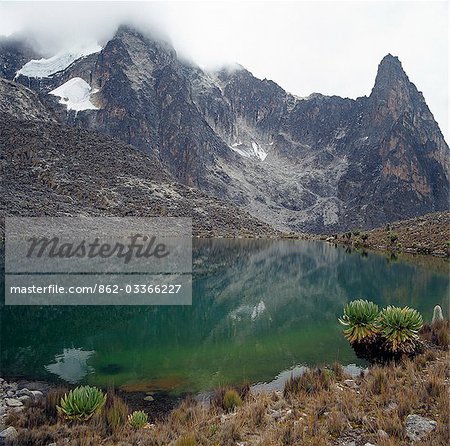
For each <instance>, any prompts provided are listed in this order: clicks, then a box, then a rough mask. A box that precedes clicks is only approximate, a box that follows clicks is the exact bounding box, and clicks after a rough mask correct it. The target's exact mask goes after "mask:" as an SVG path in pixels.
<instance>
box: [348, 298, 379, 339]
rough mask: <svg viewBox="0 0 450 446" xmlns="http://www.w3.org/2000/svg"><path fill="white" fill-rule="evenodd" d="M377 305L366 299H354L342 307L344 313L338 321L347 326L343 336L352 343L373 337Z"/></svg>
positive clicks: (375, 326) (375, 327)
mask: <svg viewBox="0 0 450 446" xmlns="http://www.w3.org/2000/svg"><path fill="white" fill-rule="evenodd" d="M378 315H379V309H378V305H376V304H374V303H373V302H369V301H367V300H362V299H358V300H354V301H352V302H350V303H348V304H347V305H346V306H345V307H344V315H343V316H342V318H340V319H339V322H340V323H341V324H342V325H344V326H345V327H348V328H346V329H345V330H344V336H345V338H346V339H347V340H348V341H349V342H350V343H351V344H352V343H354V342H361V341H363V340H367V339H368V338H373V337H374V336H375V335H376V333H377V332H378V326H377V319H378Z"/></svg>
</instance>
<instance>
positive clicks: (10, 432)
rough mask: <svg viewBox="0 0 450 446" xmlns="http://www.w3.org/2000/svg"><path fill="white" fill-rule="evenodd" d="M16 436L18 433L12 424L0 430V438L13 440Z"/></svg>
mask: <svg viewBox="0 0 450 446" xmlns="http://www.w3.org/2000/svg"><path fill="white" fill-rule="evenodd" d="M18 436H19V433H18V432H17V431H16V429H15V428H14V427H12V426H9V427H8V428H6V429H5V430H3V431H1V432H0V438H2V439H4V440H7V441H14V440H16V439H17V437H18Z"/></svg>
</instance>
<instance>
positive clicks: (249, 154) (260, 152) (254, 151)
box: [230, 141, 267, 161]
mask: <svg viewBox="0 0 450 446" xmlns="http://www.w3.org/2000/svg"><path fill="white" fill-rule="evenodd" d="M230 148H231V150H234V151H235V152H236V153H239V155H241V156H244V157H245V158H258V159H260V160H261V161H264V160H265V159H266V156H267V152H266V151H265V150H264V149H263V148H262V147H261V146H260V145H259V144H258V143H256V142H255V141H252V142H251V144H250V145H246V144H243V143H242V142H241V141H239V142H236V143H233V144H232V145H231V146H230Z"/></svg>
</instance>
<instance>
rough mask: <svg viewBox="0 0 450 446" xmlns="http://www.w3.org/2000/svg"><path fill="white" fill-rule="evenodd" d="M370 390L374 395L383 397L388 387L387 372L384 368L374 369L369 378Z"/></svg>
mask: <svg viewBox="0 0 450 446" xmlns="http://www.w3.org/2000/svg"><path fill="white" fill-rule="evenodd" d="M367 379H368V384H367V386H368V389H369V391H370V392H371V393H373V394H374V395H382V394H383V393H385V391H386V389H387V386H388V378H387V375H386V370H385V369H384V368H382V367H373V368H372V369H371V370H370V373H369V376H368V378H367Z"/></svg>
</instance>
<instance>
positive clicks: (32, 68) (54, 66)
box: [15, 44, 102, 78]
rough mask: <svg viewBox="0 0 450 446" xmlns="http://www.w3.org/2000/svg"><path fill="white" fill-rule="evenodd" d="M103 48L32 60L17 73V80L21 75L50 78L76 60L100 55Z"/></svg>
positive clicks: (86, 49)
mask: <svg viewBox="0 0 450 446" xmlns="http://www.w3.org/2000/svg"><path fill="white" fill-rule="evenodd" d="M101 49H102V47H101V46H99V45H98V44H95V45H91V46H88V47H83V48H77V49H71V50H69V51H65V52H61V53H58V54H56V55H55V56H53V57H50V58H49V59H44V58H43V59H39V60H35V59H33V60H30V61H29V62H27V63H26V64H25V65H24V66H23V67H22V68H21V69H20V70H19V71H17V73H16V76H15V77H16V78H17V77H18V76H19V75H22V76H27V77H35V78H43V77H50V76H51V75H53V74H55V73H57V72H58V71H62V70H65V69H66V68H67V67H68V66H69V65H71V64H72V63H73V62H75V61H76V60H78V59H80V58H82V57H86V56H89V55H90V54H94V53H98V52H99V51H101Z"/></svg>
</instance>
